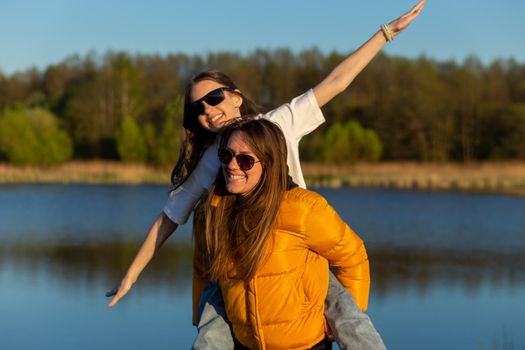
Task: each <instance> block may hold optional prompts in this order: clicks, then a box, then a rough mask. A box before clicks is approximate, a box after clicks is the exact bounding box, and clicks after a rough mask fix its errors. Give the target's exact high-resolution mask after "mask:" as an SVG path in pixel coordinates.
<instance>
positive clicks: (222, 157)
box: [219, 148, 233, 165]
mask: <svg viewBox="0 0 525 350" xmlns="http://www.w3.org/2000/svg"><path fill="white" fill-rule="evenodd" d="M232 158H233V153H232V152H231V151H230V150H228V149H226V148H221V149H220V150H219V161H220V162H221V163H222V164H224V165H228V164H230V162H231V161H232Z"/></svg>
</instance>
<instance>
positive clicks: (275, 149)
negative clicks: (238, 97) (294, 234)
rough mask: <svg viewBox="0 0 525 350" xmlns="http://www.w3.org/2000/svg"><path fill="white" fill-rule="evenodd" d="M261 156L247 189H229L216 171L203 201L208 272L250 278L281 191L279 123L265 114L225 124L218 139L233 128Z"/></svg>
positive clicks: (282, 147)
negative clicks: (245, 191)
mask: <svg viewBox="0 0 525 350" xmlns="http://www.w3.org/2000/svg"><path fill="white" fill-rule="evenodd" d="M234 133H235V134H236V133H242V135H243V136H244V141H245V142H246V144H247V145H248V146H249V148H250V149H251V151H252V152H253V153H254V154H255V155H256V156H257V158H258V159H259V160H260V161H261V165H262V175H261V178H260V180H259V182H258V184H257V185H256V186H255V188H254V189H253V190H252V191H250V193H249V194H246V195H244V196H241V195H236V194H231V193H229V192H228V191H227V189H226V184H225V180H224V176H223V175H222V172H220V173H219V175H218V176H217V179H216V181H215V184H214V185H213V187H212V189H211V190H210V192H209V194H208V198H207V200H206V202H205V204H204V214H205V228H206V229H205V249H204V251H205V252H206V262H207V270H208V277H209V278H210V279H211V280H218V279H220V278H224V277H232V278H236V279H241V280H245V281H247V280H250V279H251V278H252V277H253V276H254V275H255V272H256V271H257V268H258V267H259V265H260V264H261V263H262V259H263V257H264V255H265V252H266V246H267V245H268V242H269V239H270V233H271V230H272V228H273V226H274V225H275V221H276V219H277V213H278V211H279V207H280V204H281V201H282V198H283V195H284V192H285V191H286V185H287V176H288V168H287V166H286V142H285V139H284V135H283V133H282V131H281V130H280V129H279V127H278V126H277V125H276V124H274V123H272V122H270V121H267V120H264V119H258V120H253V119H251V120H243V121H240V122H236V123H234V124H232V125H230V126H228V127H227V128H226V130H224V132H223V133H222V137H221V141H220V145H221V147H226V145H227V144H228V141H229V139H230V137H231V136H232V135H233V134H234Z"/></svg>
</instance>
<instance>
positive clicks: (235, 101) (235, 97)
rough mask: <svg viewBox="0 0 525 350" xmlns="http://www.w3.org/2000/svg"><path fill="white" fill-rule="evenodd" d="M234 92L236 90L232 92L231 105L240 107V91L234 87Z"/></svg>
mask: <svg viewBox="0 0 525 350" xmlns="http://www.w3.org/2000/svg"><path fill="white" fill-rule="evenodd" d="M234 92H236V94H235V93H234V94H232V99H233V105H234V106H235V107H236V108H240V107H241V105H242V101H243V99H242V94H241V91H240V90H239V89H235V90H234Z"/></svg>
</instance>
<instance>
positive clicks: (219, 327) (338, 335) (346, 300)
mask: <svg viewBox="0 0 525 350" xmlns="http://www.w3.org/2000/svg"><path fill="white" fill-rule="evenodd" d="M197 317H198V325H197V329H198V334H197V338H196V339H195V342H194V343H193V347H192V349H194V350H204V349H222V350H232V349H233V348H234V342H233V335H232V329H231V326H230V323H229V322H228V319H227V317H226V310H225V308H224V300H223V299H222V294H221V291H220V288H219V286H218V285H217V284H215V283H210V284H208V286H207V287H206V288H205V289H204V292H203V293H202V296H201V300H200V303H199V308H198V316H197ZM325 317H326V320H327V321H328V325H329V326H330V329H331V330H332V333H333V335H334V338H335V341H336V342H337V344H338V345H339V347H340V348H341V350H347V349H352V350H354V349H355V350H357V349H359V350H361V349H363V350H365V349H367V350H382V349H386V347H385V344H384V343H383V341H382V340H381V336H380V335H379V333H378V332H377V330H376V329H375V328H374V325H373V324H372V321H371V320H370V318H369V317H368V316H367V315H366V314H364V313H363V312H362V311H361V309H360V308H359V307H358V306H357V304H356V302H355V300H354V298H353V297H352V295H351V294H350V293H348V291H347V290H346V288H344V287H343V286H342V285H341V283H340V282H339V281H338V280H337V278H336V277H335V276H334V274H333V273H332V272H330V279H329V285H328V294H327V295H326V300H325Z"/></svg>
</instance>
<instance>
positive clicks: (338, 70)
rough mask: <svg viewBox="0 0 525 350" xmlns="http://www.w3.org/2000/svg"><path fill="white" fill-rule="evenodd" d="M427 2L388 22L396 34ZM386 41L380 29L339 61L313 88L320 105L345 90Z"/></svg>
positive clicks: (406, 25) (418, 4)
mask: <svg viewBox="0 0 525 350" xmlns="http://www.w3.org/2000/svg"><path fill="white" fill-rule="evenodd" d="M425 2H426V0H420V1H419V2H418V3H417V5H416V6H414V7H413V8H412V9H411V10H410V11H408V12H407V13H405V14H404V15H403V16H401V17H399V18H397V19H395V20H393V21H392V22H390V23H389V24H388V26H389V27H390V29H391V30H392V34H393V35H394V36H396V35H398V34H399V33H401V32H402V31H403V30H405V28H406V27H408V25H409V24H410V23H412V21H413V20H414V19H415V18H416V17H417V16H418V15H419V13H420V12H421V9H422V8H423V6H424V5H425ZM386 43H387V39H386V36H385V35H384V34H383V32H382V31H381V30H379V31H378V32H377V33H375V34H374V35H373V36H372V37H371V38H370V39H369V40H368V41H367V42H365V43H364V44H363V45H361V47H360V48H358V49H357V50H356V51H354V52H353V53H352V54H350V56H348V57H346V58H345V59H344V60H343V61H342V62H341V63H339V64H338V65H337V66H336V67H335V68H334V69H333V70H332V71H331V72H330V74H328V76H327V77H326V78H325V79H323V81H321V82H320V83H319V84H318V85H316V86H315V87H314V89H313V90H314V94H315V97H316V99H317V103H318V104H319V107H322V106H324V105H325V104H327V103H328V102H330V100H332V99H333V98H334V97H335V96H336V95H338V94H339V93H341V92H343V91H344V90H345V89H346V88H347V87H348V85H350V83H351V82H352V81H353V80H354V78H355V77H356V76H357V75H358V74H359V73H361V71H362V70H363V69H364V68H365V67H366V66H367V65H368V63H369V62H370V61H371V60H372V58H374V57H375V55H376V54H377V53H378V52H379V51H380V50H381V49H382V48H383V46H384V45H385V44H386Z"/></svg>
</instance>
